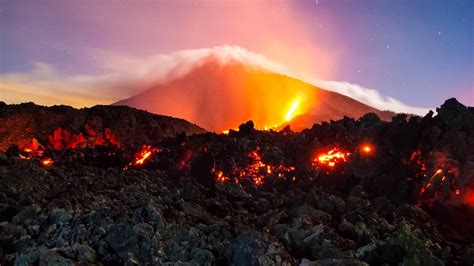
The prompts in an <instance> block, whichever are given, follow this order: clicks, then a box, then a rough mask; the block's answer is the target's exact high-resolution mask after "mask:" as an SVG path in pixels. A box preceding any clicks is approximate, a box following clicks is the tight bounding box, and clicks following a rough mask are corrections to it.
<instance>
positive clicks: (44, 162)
mask: <svg viewBox="0 0 474 266" xmlns="http://www.w3.org/2000/svg"><path fill="white" fill-rule="evenodd" d="M41 165H43V166H51V165H53V160H52V159H51V158H44V159H42V160H41Z"/></svg>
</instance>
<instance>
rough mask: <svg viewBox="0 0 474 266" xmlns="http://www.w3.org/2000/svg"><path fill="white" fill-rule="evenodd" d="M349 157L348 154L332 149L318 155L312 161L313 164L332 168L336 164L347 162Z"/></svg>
mask: <svg viewBox="0 0 474 266" xmlns="http://www.w3.org/2000/svg"><path fill="white" fill-rule="evenodd" d="M349 156H350V153H349V152H347V151H343V150H340V149H339V148H333V149H331V150H329V151H328V152H325V153H320V154H318V155H317V156H316V158H315V159H314V163H318V164H320V165H325V166H328V167H331V168H333V167H335V166H336V164H338V163H341V162H347V158H348V157H349Z"/></svg>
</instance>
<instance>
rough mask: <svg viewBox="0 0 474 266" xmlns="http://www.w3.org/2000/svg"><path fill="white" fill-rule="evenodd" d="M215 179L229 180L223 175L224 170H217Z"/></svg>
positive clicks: (219, 180)
mask: <svg viewBox="0 0 474 266" xmlns="http://www.w3.org/2000/svg"><path fill="white" fill-rule="evenodd" d="M216 180H217V182H227V181H229V178H228V177H227V176H225V175H224V172H222V171H219V172H217V177H216Z"/></svg>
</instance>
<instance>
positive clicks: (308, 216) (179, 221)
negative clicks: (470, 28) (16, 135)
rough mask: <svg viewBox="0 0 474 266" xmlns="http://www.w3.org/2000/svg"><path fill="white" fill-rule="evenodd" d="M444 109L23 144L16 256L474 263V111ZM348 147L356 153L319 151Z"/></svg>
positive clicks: (81, 260)
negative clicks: (130, 138)
mask: <svg viewBox="0 0 474 266" xmlns="http://www.w3.org/2000/svg"><path fill="white" fill-rule="evenodd" d="M437 112H438V115H433V114H428V115H427V116H425V117H424V118H418V117H407V116H398V117H396V118H394V119H393V120H392V121H391V122H383V121H381V120H380V119H378V118H377V117H376V116H375V115H373V114H367V115H365V116H364V117H362V118H360V119H359V120H354V119H351V118H344V119H342V120H338V121H331V122H330V123H322V124H318V125H314V126H313V127H312V128H311V129H307V130H303V131H302V132H292V131H291V130H290V129H289V128H287V129H286V130H284V131H282V132H276V131H273V130H270V131H259V130H256V129H254V128H253V125H252V123H250V122H248V123H245V124H243V125H242V126H241V127H240V130H239V131H231V132H229V134H228V135H223V134H215V133H204V134H198V135H192V136H186V135H182V134H178V135H175V136H173V137H170V138H160V139H156V140H152V139H148V140H149V141H147V142H143V143H136V145H121V146H115V145H99V146H96V147H80V146H77V147H74V148H73V147H69V148H67V149H55V147H54V146H50V147H45V148H44V152H43V153H41V154H39V153H33V154H31V153H29V152H26V151H24V150H22V149H21V148H19V147H18V146H17V147H12V148H10V149H8V151H5V152H2V153H0V257H1V258H0V260H1V264H2V265H3V264H6V265H9V264H17V265H26V264H40V265H46V264H62V265H73V264H88V265H89V264H91V265H94V264H95V265H112V264H114V265H115V264H140V265H141V264H149V265H229V264H231V265H381V264H387V265H443V264H448V265H466V264H467V265H469V264H472V263H473V260H472V258H473V254H474V241H473V240H474V235H473V233H472V232H474V226H473V224H474V203H473V201H472V195H473V194H472V193H474V176H473V175H472V173H473V171H472V169H473V165H474V138H473V137H474V127H473V125H474V110H473V109H472V108H471V107H465V106H462V105H461V104H460V103H458V102H457V101H455V100H454V99H450V100H448V101H447V102H446V103H445V104H443V105H442V106H441V108H439V109H438V110H437ZM458 117H462V119H458ZM38 140H40V139H39V138H38ZM39 142H40V143H42V142H41V141H39ZM368 144H370V147H371V149H370V153H369V152H366V151H367V149H366V148H364V147H365V145H368ZM336 148H337V149H336ZM333 149H336V150H339V151H344V153H343V154H344V155H347V156H345V157H344V159H343V160H342V159H338V160H333V161H328V160H326V159H324V160H319V159H318V158H319V156H320V155H321V153H320V152H321V151H325V152H328V151H331V150H333ZM331 154H334V153H331ZM331 154H329V155H331ZM21 156H23V157H21ZM45 158H50V159H51V160H52V162H53V163H52V164H50V165H44V164H42V163H41V161H42V160H44V159H45ZM324 158H326V157H324ZM327 162H335V163H334V165H332V164H331V165H332V166H331V165H329V164H327ZM439 169H442V170H441V171H439ZM433 176H435V177H434V178H433ZM443 176H444V178H443ZM428 184H430V185H428ZM423 189H424V190H423ZM422 190H423V192H421V191H422Z"/></svg>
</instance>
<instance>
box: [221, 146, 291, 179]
mask: <svg viewBox="0 0 474 266" xmlns="http://www.w3.org/2000/svg"><path fill="white" fill-rule="evenodd" d="M259 151H260V148H259V147H257V148H256V149H255V150H253V151H251V152H249V154H248V158H247V159H248V164H247V165H246V166H245V167H243V168H238V167H235V168H234V169H233V170H232V172H231V173H229V175H226V174H224V173H223V172H222V171H215V173H216V175H215V179H216V181H217V182H228V181H230V180H231V178H230V177H232V178H233V179H232V180H233V181H235V182H240V180H241V179H246V178H249V179H250V180H251V181H252V183H253V184H255V185H256V186H260V185H263V184H264V183H265V181H266V180H267V178H269V177H273V178H277V179H282V178H285V177H287V176H288V175H290V174H293V172H294V171H295V170H296V168H295V167H293V166H286V165H283V164H279V165H271V164H267V163H264V162H263V161H262V157H261V155H260V153H259ZM213 171H214V170H213ZM292 178H293V181H294V180H295V179H296V177H294V176H293V177H292Z"/></svg>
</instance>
